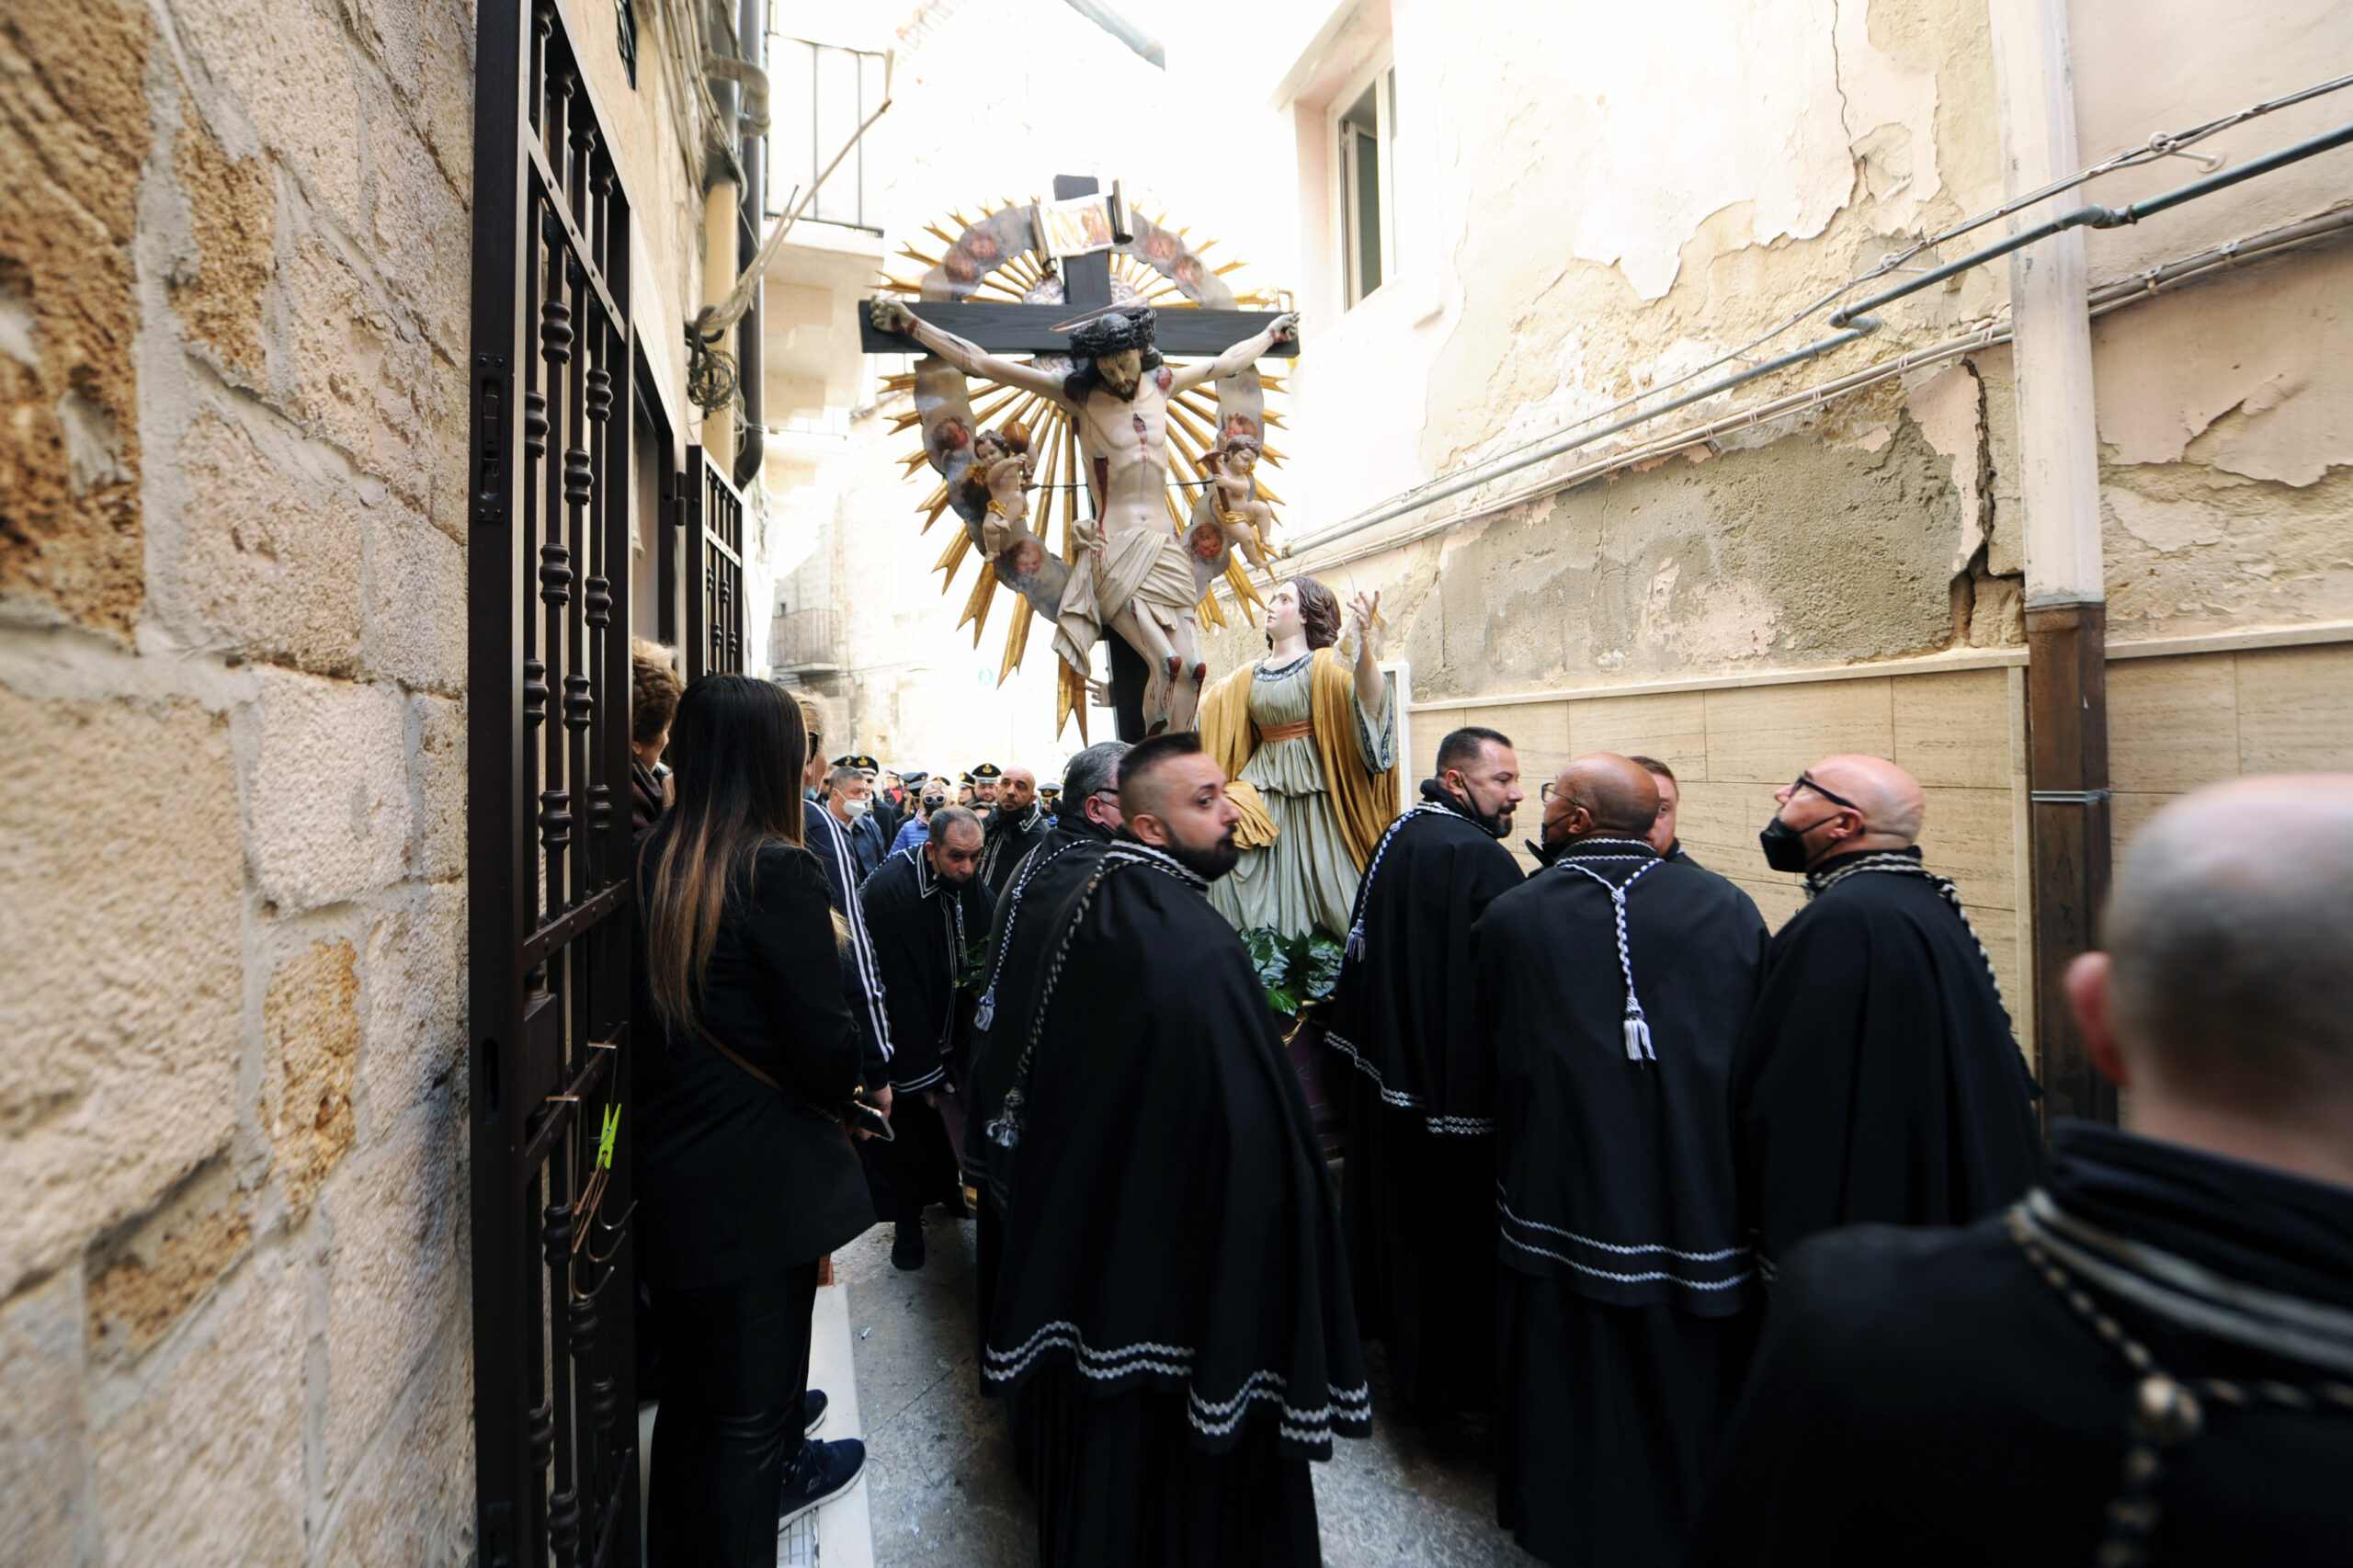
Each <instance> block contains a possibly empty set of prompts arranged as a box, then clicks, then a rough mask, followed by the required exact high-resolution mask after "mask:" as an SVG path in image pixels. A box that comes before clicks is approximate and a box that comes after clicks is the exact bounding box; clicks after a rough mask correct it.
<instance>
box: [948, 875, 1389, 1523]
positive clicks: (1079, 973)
mask: <svg viewBox="0 0 2353 1568" xmlns="http://www.w3.org/2000/svg"><path fill="white" fill-rule="evenodd" d="M1205 886H1206V884H1205V883H1204V882H1203V881H1202V880H1201V879H1200V878H1199V877H1198V876H1196V875H1194V874H1193V873H1192V872H1191V871H1189V870H1188V869H1185V868H1184V867H1183V866H1181V865H1179V864H1178V863H1177V862H1176V861H1175V860H1174V859H1171V858H1169V857H1167V856H1165V855H1163V854H1161V853H1159V852H1158V851H1156V850H1154V849H1151V848H1149V847H1146V846H1142V845H1140V844H1137V843H1135V842H1134V841H1133V840H1131V839H1127V838H1122V839H1120V841H1119V842H1117V843H1115V844H1114V845H1113V846H1111V847H1110V848H1109V849H1108V850H1107V851H1105V852H1104V854H1103V856H1102V857H1101V858H1100V860H1099V861H1098V863H1097V869H1096V871H1095V872H1094V873H1093V874H1091V875H1090V876H1089V878H1088V879H1087V881H1086V882H1085V883H1083V884H1081V885H1080V886H1078V887H1076V888H1074V889H1072V890H1070V891H1069V892H1067V893H1066V894H1065V895H1064V896H1063V897H1062V898H1060V899H1059V900H1057V902H1056V904H1055V906H1054V908H1053V911H1052V913H1051V916H1050V917H1048V918H1046V919H1043V920H1040V921H1039V927H1038V928H1039V929H1040V932H1041V933H1042V934H1043V935H1044V936H1046V937H1048V938H1049V940H1048V950H1049V954H1050V956H1049V959H1048V969H1047V976H1046V986H1045V995H1044V997H1043V1000H1042V1002H1041V1003H1040V1005H1039V1007H1038V1009H1037V1010H1036V1011H1034V1012H1033V1013H1032V1015H1031V1017H1032V1018H1033V1019H1034V1020H1035V1022H1034V1024H1033V1026H1032V1028H1030V1029H1029V1030H1028V1031H1027V1032H1025V1033H1023V1034H1022V1035H1021V1036H1020V1037H1019V1038H1020V1039H1021V1042H1022V1046H1023V1052H1024V1054H1025V1055H1026V1056H1027V1057H1028V1060H1027V1062H1020V1061H1018V1060H1017V1064H1016V1069H1015V1072H1014V1074H1013V1076H1012V1079H1011V1081H1010V1085H1009V1087H1008V1089H1007V1091H1006V1096H1005V1098H1004V1100H1003V1102H1002V1104H1001V1106H1000V1109H999V1111H998V1113H997V1119H996V1121H995V1124H994V1125H992V1126H991V1127H990V1128H989V1129H988V1134H987V1135H988V1137H989V1140H990V1142H989V1178H990V1182H991V1184H992V1186H993V1187H994V1188H995V1190H996V1193H997V1194H998V1195H999V1196H1000V1197H1001V1198H1002V1199H1003V1200H1004V1201H1005V1202H1006V1212H1005V1257H1004V1266H1003V1269H1002V1272H1001V1274H1000V1277H999V1279H998V1283H997V1290H996V1299H995V1301H994V1302H993V1303H992V1306H991V1311H990V1314H989V1334H988V1343H987V1346H986V1349H985V1351H984V1352H983V1358H982V1376H983V1380H984V1381H985V1382H986V1383H987V1384H988V1385H989V1386H992V1387H994V1388H995V1389H997V1390H999V1391H1015V1392H1017V1391H1019V1390H1020V1389H1021V1388H1022V1386H1023V1385H1024V1384H1025V1383H1026V1382H1028V1381H1029V1380H1031V1379H1033V1378H1036V1377H1037V1376H1038V1375H1039V1374H1040V1369H1043V1368H1050V1367H1051V1368H1063V1369H1075V1370H1076V1371H1077V1372H1078V1373H1080V1374H1082V1376H1081V1377H1080V1379H1079V1380H1078V1382H1079V1383H1081V1384H1083V1392H1084V1393H1085V1395H1086V1399H1087V1400H1088V1401H1090V1402H1099V1401H1106V1400H1114V1399H1116V1398H1118V1397H1119V1396H1120V1395H1123V1394H1126V1393H1129V1392H1133V1391H1138V1390H1151V1391H1154V1392H1157V1393H1159V1394H1162V1395H1176V1396H1178V1397H1177V1400H1176V1401H1171V1402H1168V1403H1166V1406H1165V1408H1166V1410H1167V1411H1168V1412H1169V1413H1170V1417H1171V1419H1172V1420H1173V1419H1175V1418H1176V1413H1178V1412H1181V1418H1182V1422H1183V1431H1182V1437H1183V1443H1184V1446H1186V1447H1187V1448H1189V1449H1193V1450H1195V1451H1197V1452H1199V1453H1204V1454H1211V1455H1218V1454H1233V1453H1234V1452H1236V1451H1237V1449H1245V1450H1247V1449H1251V1448H1252V1447H1254V1446H1257V1445H1256V1442H1255V1439H1254V1443H1252V1444H1245V1433H1248V1434H1263V1433H1264V1432H1265V1431H1266V1430H1267V1428H1271V1429H1272V1431H1273V1434H1274V1438H1275V1442H1274V1445H1273V1448H1272V1449H1271V1450H1267V1449H1263V1448H1261V1449H1260V1451H1264V1452H1269V1453H1271V1454H1275V1455H1279V1456H1281V1457H1282V1458H1283V1459H1286V1460H1303V1459H1308V1458H1316V1459H1321V1458H1325V1457H1328V1456H1329V1454H1330V1453H1331V1447H1332V1436H1333V1434H1334V1433H1338V1434H1340V1435H1341V1436H1344V1437H1362V1436H1364V1435H1365V1434H1366V1433H1367V1432H1369V1431H1370V1401H1371V1395H1370V1389H1369V1388H1368V1386H1367V1384H1366V1381H1365V1375H1364V1369H1363V1364H1362V1360H1361V1358H1360V1355H1359V1352H1358V1340H1357V1329H1356V1320H1355V1315H1354V1313H1353V1312H1351V1311H1350V1310H1349V1305H1348V1299H1347V1283H1346V1280H1347V1265H1346V1262H1345V1260H1344V1258H1343V1257H1342V1256H1341V1249H1340V1241H1339V1227H1338V1223H1337V1220H1338V1216H1337V1215H1336V1213H1335V1212H1334V1208H1335V1206H1334V1204H1333V1201H1332V1194H1331V1189H1330V1187H1329V1186H1328V1185H1327V1184H1326V1182H1325V1179H1324V1170H1323V1163H1322V1161H1321V1160H1320V1158H1319V1157H1318V1155H1317V1151H1316V1146H1315V1142H1314V1136H1313V1130H1312V1129H1311V1127H1310V1125H1309V1122H1308V1116H1307V1101H1306V1096H1305V1095H1304V1094H1303V1093H1302V1090H1301V1088H1300V1086H1299V1079H1298V1076H1297V1074H1294V1073H1293V1072H1292V1071H1291V1067H1290V1060H1289V1059H1288V1058H1287V1057H1286V1056H1285V1055H1284V1053H1283V1049H1282V1043H1281V1040H1280V1037H1279V1033H1278V1031H1277V1029H1276V1025H1275V1015H1274V1013H1273V1011H1272V1010H1271V1009H1270V1008H1269V1007H1268V1006H1267V1002H1266V995H1265V993H1264V991H1263V989H1262V988H1261V986H1260V984H1259V982H1258V977H1257V974H1256V971H1255V970H1254V969H1253V967H1252V965H1251V962H1250V958H1249V954H1248V951H1247V950H1246V949H1245V948H1244V947H1243V945H1242V939H1241V937H1238V936H1237V935H1236V934H1235V933H1234V930H1233V927H1232V926H1228V925H1227V924H1226V923H1225V921H1224V920H1223V919H1222V917H1221V916H1220V915H1218V914H1217V912H1216V911H1215V910H1214V909H1212V908H1211V906H1210V903H1209V901H1208V900H1207V899H1206V898H1205V897H1203V896H1202V890H1203V888H1204V887H1205ZM1025 902H1027V901H1025ZM1043 913H1044V911H1042V910H1040V911H1038V912H1036V914H1031V913H1028V912H1025V914H1024V915H1023V918H1024V920H1029V919H1035V918H1037V915H1039V914H1043ZM998 1005H999V1011H998V1016H997V1017H996V1018H995V1028H997V1029H1004V1028H1007V1026H1008V1025H1018V1024H1019V1023H1020V1021H1021V1019H1020V1015H1019V1014H1018V1013H1016V1012H1013V1011H1011V1010H1009V1009H1008V1008H1006V999H1005V997H1004V996H1003V995H1002V994H1001V995H1000V997H999V999H998ZM1033 1042H1034V1052H1033V1051H1031V1049H1030V1048H1031V1045H1032V1043H1033ZM999 1049H1001V1047H1000V1045H999V1044H998V1043H997V1042H994V1041H993V1042H992V1044H991V1047H990V1051H991V1054H992V1056H994V1054H995V1051H997V1050H999ZM1036 1479H1037V1481H1038V1484H1039V1487H1040V1497H1039V1504H1040V1515H1041V1516H1048V1515H1050V1514H1051V1513H1053V1511H1054V1510H1055V1509H1057V1508H1067V1507H1068V1506H1070V1505H1071V1501H1072V1500H1071V1499H1070V1498H1069V1497H1068V1496H1067V1495H1066V1494H1060V1493H1059V1492H1058V1490H1057V1483H1056V1478H1055V1477H1053V1476H1051V1475H1049V1474H1045V1473H1040V1475H1038V1476H1037V1478H1036ZM1068 1479H1069V1478H1068V1477H1067V1476H1064V1477H1063V1478H1062V1481H1063V1483H1067V1481H1068ZM1050 1493H1055V1494H1054V1495H1051V1496H1050ZM1083 1506H1084V1507H1087V1508H1105V1509H1116V1508H1120V1507H1122V1506H1129V1505H1128V1503H1127V1502H1126V1501H1125V1500H1122V1499H1120V1498H1119V1497H1115V1496H1104V1497H1098V1498H1096V1499H1091V1500H1087V1501H1086V1502H1085V1503H1084V1505H1083Z"/></svg>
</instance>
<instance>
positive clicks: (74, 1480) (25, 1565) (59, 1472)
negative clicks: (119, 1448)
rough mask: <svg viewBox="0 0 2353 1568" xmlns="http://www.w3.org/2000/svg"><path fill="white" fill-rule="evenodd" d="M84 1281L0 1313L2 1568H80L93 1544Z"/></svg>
mask: <svg viewBox="0 0 2353 1568" xmlns="http://www.w3.org/2000/svg"><path fill="white" fill-rule="evenodd" d="M81 1283H82V1279H81V1274H80V1272H79V1271H78V1270H74V1269H67V1270H64V1271H63V1272H61V1273H57V1274H52V1275H51V1276H50V1277H49V1278H47V1279H46V1280H44V1281H42V1282H41V1283H40V1284H39V1285H36V1286H33V1287H32V1288H31V1289H29V1290H22V1291H19V1292H17V1293H16V1294H15V1295H13V1296H10V1297H8V1298H6V1301H5V1304H0V1389H6V1391H7V1397H6V1399H0V1560H5V1561H6V1562H9V1563H11V1564H13V1565H15V1568H81V1565H82V1564H83V1563H84V1562H86V1561H88V1559H87V1558H86V1556H85V1551H84V1548H85V1543H86V1542H87V1540H88V1539H89V1535H90V1528H91V1526H90V1517H89V1508H88V1493H87V1487H88V1481H89V1476H88V1461H87V1456H86V1452H85V1444H86V1442H87V1435H86V1432H85V1425H86V1422H85V1412H84V1404H83V1392H82V1302H81Z"/></svg>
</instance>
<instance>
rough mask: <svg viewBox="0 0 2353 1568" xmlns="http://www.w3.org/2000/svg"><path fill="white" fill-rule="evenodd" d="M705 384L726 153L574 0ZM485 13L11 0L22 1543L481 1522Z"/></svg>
mask: <svg viewBox="0 0 2353 1568" xmlns="http://www.w3.org/2000/svg"><path fill="white" fill-rule="evenodd" d="M582 26H583V28H584V33H583V37H582V39H581V40H580V41H581V51H582V57H583V60H584V62H585V63H586V65H587V72H588V75H589V77H590V78H591V81H590V86H591V88H592V90H593V91H594V92H595V93H596V94H597V97H598V100H599V102H600V103H601V104H602V105H603V107H604V108H606V110H607V112H608V114H609V115H611V116H612V121H613V131H614V141H615V144H616V152H617V155H618V157H619V160H620V163H621V165H622V166H623V176H624V179H625V181H626V182H627V184H628V186H629V188H630V191H631V195H632V197H633V199H635V204H636V210H637V211H638V213H639V215H640V219H641V221H640V222H639V223H638V225H637V232H636V243H635V246H634V250H635V258H636V263H637V265H636V266H635V267H633V268H632V273H633V278H632V282H633V286H634V289H635V299H634V301H633V304H634V306H635V308H636V312H637V314H638V316H639V318H640V327H639V331H640V335H641V340H642V342H643V343H644V345H645V347H646V353H647V358H648V359H649V361H650V362H651V365H652V368H653V369H654V376H655V378H656V380H657V381H665V382H666V383H667V384H668V385H670V386H672V387H674V388H675V387H676V384H677V382H678V381H679V380H680V379H681V375H682V369H683V358H684V349H683V343H682V340H681V332H680V329H679V326H678V324H679V322H680V321H681V320H682V319H683V316H684V313H685V312H686V311H687V310H688V308H689V306H690V305H691V303H692V302H693V301H695V300H697V299H698V298H699V293H700V287H701V278H700V272H699V244H700V238H699V235H700V225H699V202H697V201H695V200H694V199H692V198H693V194H694V193H693V191H692V190H691V188H690V187H693V186H694V185H695V183H696V180H697V178H698V176H697V173H696V171H695V169H694V167H693V158H694V157H695V156H699V149H688V150H687V152H686V153H681V150H680V149H679V147H678V146H677V141H676V136H675V135H674V134H673V133H672V132H671V130H670V126H671V123H672V122H671V120H670V119H669V115H670V99H669V91H670V86H669V83H668V80H667V79H666V77H665V75H664V74H663V73H662V72H661V71H660V70H659V69H658V68H657V67H656V66H655V65H654V55H653V53H652V52H651V45H652V43H653V41H654V40H652V39H651V38H649V39H648V40H646V42H647V45H648V47H649V53H648V56H647V67H646V69H645V70H644V72H643V73H642V75H643V86H642V91H640V90H637V89H632V88H631V85H630V84H629V82H628V80H627V77H626V74H625V72H624V70H623V67H622V64H621V62H620V58H619V56H618V53H617V52H616V50H615V46H614V40H613V31H614V28H615V26H616V22H615V16H614V12H613V11H612V8H610V7H606V8H605V9H604V10H603V11H602V12H598V11H597V8H596V7H593V6H592V7H588V8H586V10H585V12H584V13H583V20H582ZM473 49H474V11H473V7H472V6H471V5H467V4H461V3H456V0H423V3H421V4H420V3H418V0H270V3H267V4H265V3H263V0H157V3H154V4H141V3H137V0H0V733H6V735H7V736H8V737H9V739H10V741H11V742H12V743H13V744H16V745H17V746H18V747H20V748H22V752H23V754H24V755H25V756H28V758H30V759H32V763H33V766H34V768H35V770H36V772H37V774H38V777H39V780H40V782H39V785H38V787H37V788H34V789H32V790H28V791H27V796H26V799H25V800H24V801H22V802H21V804H20V809H19V810H18V811H17V812H16V813H15V815H14V820H13V821H12V823H11V824H10V830H9V832H8V833H7V834H6V835H0V1028H5V1029H6V1035H7V1038H8V1040H9V1049H8V1051H6V1055H5V1058H0V1180H5V1181H6V1184H7V1186H8V1187H9V1188H10V1190H11V1191H12V1192H13V1193H14V1194H15V1200H14V1201H13V1202H11V1203H10V1204H9V1205H8V1206H7V1209H6V1212H5V1214H0V1383H5V1386H6V1389H7V1396H6V1401H5V1402H0V1404H4V1405H5V1408H0V1560H5V1561H6V1562H8V1563H10V1564H11V1565H12V1568H13V1565H15V1564H19V1563H21V1564H26V1565H28V1568H34V1565H39V1568H50V1565H52V1564H68V1563H71V1564H97V1563H102V1562H103V1563H118V1562H119V1563H137V1562H236V1563H240V1564H253V1565H267V1564H276V1563H313V1562H317V1563H324V1562H331V1561H333V1562H345V1561H348V1562H399V1563H402V1564H428V1565H429V1564H438V1563H457V1562H467V1561H470V1560H471V1558H472V1553H473V1548H472V1530H473V1524H472V1518H473V1470H472V1426H471V1399H472V1350H471V1318H470V1314H469V1312H468V1288H469V1275H468V1264H467V1255H466V1250H465V1227H464V1214H465V1208H466V1193H467V1185H466V1183H467V1170H466V1160H465V1136H464V1111H465V1105H464V1100H465V1093H466V1075H465V1071H464V1068H465V1045H466V1036H465V979H466V961H465V949H464V939H465V913H466V887H465V881H464V876H465V869H466V864H465V843H466V821H465V790H466V769H465V723H464V701H465V696H466V679H467V667H466V642H465V629H466V617H467V588H466V557H465V546H466V540H467V512H466V506H467V496H466V488H467V481H466V473H467V460H468V451H467V419H468V410H467V397H468V379H467V376H466V373H465V369H464V366H465V361H466V356H467V354H468V353H469V351H470V347H471V344H470V338H471V333H472V328H471V325H470V321H469V312H470V310H471V300H470V293H469V290H470V284H471V281H472V266H471V254H470V253H471V249H472V230H471V222H472V214H471V210H470V196H469V193H470V189H471V186H472V171H473V158H474V125H473V113H474V106H473V97H474V81H473V58H472V57H473Z"/></svg>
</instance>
